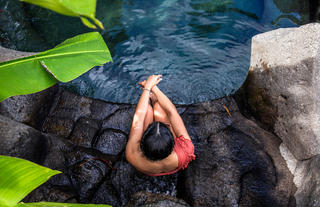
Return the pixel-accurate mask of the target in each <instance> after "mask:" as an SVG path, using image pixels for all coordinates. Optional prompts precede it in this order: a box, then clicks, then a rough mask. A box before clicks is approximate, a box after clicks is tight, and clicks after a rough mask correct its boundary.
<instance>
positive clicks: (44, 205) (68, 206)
mask: <svg viewBox="0 0 320 207" xmlns="http://www.w3.org/2000/svg"><path fill="white" fill-rule="evenodd" d="M60 206H61V207H111V206H109V205H101V204H78V203H52V202H39V203H22V202H21V203H19V204H18V205H17V206H16V207H60Z"/></svg>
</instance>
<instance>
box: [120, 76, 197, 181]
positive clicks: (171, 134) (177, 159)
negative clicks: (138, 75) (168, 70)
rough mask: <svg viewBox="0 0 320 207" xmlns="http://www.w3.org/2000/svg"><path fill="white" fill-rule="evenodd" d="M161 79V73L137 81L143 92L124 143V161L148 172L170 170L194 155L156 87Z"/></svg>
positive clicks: (182, 128) (178, 121) (175, 115)
mask: <svg viewBox="0 0 320 207" xmlns="http://www.w3.org/2000/svg"><path fill="white" fill-rule="evenodd" d="M161 80H162V76H161V75H152V76H149V77H148V79H147V80H145V81H142V82H140V83H139V84H140V85H141V86H142V91H143V92H142V95H141V97H140V99H139V102H138V105H137V108H136V111H135V113H134V116H133V121H132V126H131V131H130V136H129V141H128V144H127V147H126V157H127V160H128V162H130V163H131V164H132V165H133V166H134V167H135V168H136V169H137V170H139V171H140V172H143V173H145V174H147V175H150V176H161V175H169V174H173V173H175V172H177V171H179V170H180V169H185V168H186V167H187V166H188V164H189V162H190V161H192V160H194V159H195V155H194V146H193V144H192V141H191V139H190V137H189V134H188V132H187V130H186V127H185V126H184V123H183V121H182V119H181V117H180V115H179V113H178V112H177V109H176V107H175V106H174V105H173V104H172V102H171V101H170V99H169V98H168V97H167V96H166V95H165V94H164V93H163V92H162V91H161V90H160V89H159V88H158V87H157V84H158V83H159V82H160V81H161ZM150 99H151V100H152V105H153V107H152V105H151V103H150Z"/></svg>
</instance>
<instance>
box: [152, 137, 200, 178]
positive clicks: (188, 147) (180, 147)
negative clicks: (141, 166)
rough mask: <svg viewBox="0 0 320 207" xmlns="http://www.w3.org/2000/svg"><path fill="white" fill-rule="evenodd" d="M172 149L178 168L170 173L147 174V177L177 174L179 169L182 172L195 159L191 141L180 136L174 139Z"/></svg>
mask: <svg viewBox="0 0 320 207" xmlns="http://www.w3.org/2000/svg"><path fill="white" fill-rule="evenodd" d="M174 142H175V144H174V148H173V150H174V151H175V152H176V154H177V156H178V163H179V164H178V167H177V169H175V170H173V171H171V172H165V173H158V174H147V175H149V176H162V175H171V174H173V173H176V172H178V171H179V170H180V169H182V170H184V169H186V168H187V167H188V164H189V162H191V161H192V160H195V159H196V156H195V155H194V146H193V144H192V141H191V140H189V139H186V138H184V137H183V136H182V135H181V136H180V137H176V138H175V139H174Z"/></svg>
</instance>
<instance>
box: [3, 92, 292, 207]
mask: <svg viewBox="0 0 320 207" xmlns="http://www.w3.org/2000/svg"><path fill="white" fill-rule="evenodd" d="M225 107H227V108H228V109H229V111H230V113H231V116H229V114H228V112H227V111H226V109H225ZM134 110H135V106H132V105H121V104H120V105H117V104H111V103H105V102H101V101H97V100H94V99H89V98H85V97H81V96H77V95H74V94H72V93H70V92H67V91H64V90H63V89H59V92H58V93H57V94H56V97H55V101H54V103H53V105H52V108H51V110H50V113H49V115H48V116H47V118H46V119H45V121H44V123H43V127H42V129H43V132H42V133H41V132H40V131H37V130H35V129H32V128H31V127H27V126H26V125H23V124H18V125H19V126H20V125H23V126H24V127H25V128H27V129H29V128H30V129H32V130H33V133H34V134H36V135H37V136H40V137H43V139H44V140H45V143H46V145H45V146H46V148H45V150H44V151H43V153H42V155H41V157H42V159H41V160H39V161H38V162H39V163H40V164H43V165H45V166H47V167H50V168H53V169H58V170H60V171H62V172H64V173H63V174H60V175H57V176H54V177H53V178H52V179H50V180H49V181H48V182H47V183H46V184H44V185H43V186H41V187H40V188H38V189H37V190H35V191H34V192H33V193H32V194H30V195H29V196H28V197H27V198H26V199H25V201H39V200H48V201H61V202H62V201H63V202H85V203H105V204H111V205H113V206H125V205H128V206H141V205H147V204H148V205H149V204H150V205H149V206H170V205H171V206H179V205H180V206H188V205H191V206H259V205H262V204H263V205H264V206H293V205H292V204H294V202H295V201H294V199H292V195H293V193H294V187H293V185H292V175H291V173H290V171H289V170H288V168H287V167H286V166H285V164H284V160H283V159H282V157H281V156H280V152H279V149H278V147H279V144H280V141H279V139H277V138H276V137H275V136H273V135H272V134H270V133H268V132H266V131H264V130H263V129H261V128H260V127H258V126H257V125H256V124H254V123H253V122H252V121H249V120H248V119H246V118H244V117H243V116H242V115H241V114H240V113H239V110H238V108H237V105H236V103H235V101H234V99H233V98H231V97H227V98H223V99H219V100H215V101H210V102H204V103H201V104H197V105H191V106H181V107H178V110H179V113H180V114H181V115H182V118H183V119H184V121H185V124H186V127H187V129H188V131H189V133H190V135H191V138H192V140H193V142H194V144H195V149H196V150H195V151H196V156H197V158H196V160H195V161H193V162H192V163H190V165H189V167H188V168H187V169H186V170H184V171H181V172H179V173H177V174H174V175H170V176H161V177H149V176H146V175H144V174H142V173H140V172H138V171H137V170H136V169H135V168H133V167H132V166H131V165H130V164H129V163H128V162H127V161H126V159H125V156H124V149H125V145H126V142H127V139H128V134H129V128H130V125H131V121H132V116H133V113H134ZM3 119H7V118H3ZM8 120H9V119H8ZM9 122H10V120H9V121H7V120H5V121H3V124H2V125H0V130H2V131H9V132H10V130H8V129H10V128H12V129H13V130H11V131H12V133H11V134H14V133H13V131H15V130H16V128H15V127H16V125H17V124H16V123H17V122H14V121H11V122H12V124H9V125H8V124H7V123H9ZM11 122H10V123H11ZM0 123H1V122H0ZM54 124H55V126H54V127H53V125H54ZM18 125H17V126H18ZM49 129H50V130H49ZM23 130H25V129H24V128H23ZM23 130H22V131H23ZM47 132H50V133H51V134H47ZM11 134H9V135H8V136H6V139H8V137H9V136H11ZM20 134H21V133H20ZM18 135H19V133H18ZM18 135H16V136H18ZM19 136H20V135H19ZM19 136H18V137H19ZM30 136H31V135H29V134H26V135H25V137H26V140H32V142H31V141H29V142H30V143H33V142H34V141H37V138H36V137H37V136H33V135H32V137H30ZM13 140H14V139H13ZM15 143H16V142H8V144H6V147H5V148H4V149H3V150H5V149H10V146H11V145H14V144H15ZM30 147H31V146H30ZM0 148H1V147H0ZM13 149H15V148H14V147H11V150H10V151H12V152H14V150H13ZM23 150H27V149H26V148H23ZM4 153H7V154H8V153H9V151H5V152H4ZM111 165H112V166H113V167H112V168H115V169H112V168H111ZM145 191H146V192H148V193H138V194H136V195H134V194H135V193H137V192H145ZM172 197H178V198H180V199H182V200H184V201H186V202H187V203H188V204H186V202H183V201H182V200H179V199H177V198H172ZM291 201H292V202H291ZM142 203H144V204H142Z"/></svg>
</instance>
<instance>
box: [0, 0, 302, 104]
mask: <svg viewBox="0 0 320 207" xmlns="http://www.w3.org/2000/svg"><path fill="white" fill-rule="evenodd" d="M12 4H13V3H12V2H10V0H6V1H3V2H2V3H0V8H1V9H2V10H4V11H5V12H8V14H9V15H11V16H14V12H15V9H16V10H19V9H21V8H18V6H12ZM15 4H19V2H15ZM20 4H21V3H20ZM6 8H7V10H6ZM9 8H11V10H10V9H9ZM12 8H13V9H12ZM22 11H23V13H22V14H21V15H22V16H23V17H19V16H18V17H16V19H13V20H12V21H13V22H15V21H16V22H19V21H20V25H22V23H21V21H24V22H25V21H28V23H25V25H27V26H25V27H22V29H21V32H20V33H17V32H16V35H17V36H18V37H19V38H17V39H20V40H21V41H19V42H18V41H17V43H16V44H15V45H16V46H15V47H16V48H15V49H19V50H29V51H30V50H38V51H41V50H44V49H48V48H51V47H53V46H55V45H56V44H58V43H60V42H62V41H63V40H65V39H66V38H69V37H72V36H74V35H76V34H80V33H84V32H88V31H90V30H89V29H87V28H86V27H84V26H83V25H82V24H81V22H80V20H79V19H76V18H71V17H65V16H61V15H58V14H56V13H53V12H50V11H48V10H45V9H42V8H39V7H36V6H31V5H23V7H22ZM281 17H283V18H281ZM3 18H4V17H2V19H1V18H0V23H1V22H2V23H3V22H5V21H4V20H3ZM97 18H98V19H100V20H101V21H102V23H103V24H104V26H105V28H106V30H105V31H100V32H101V34H102V36H103V37H104V39H105V41H106V43H107V45H108V47H109V48H110V50H111V53H112V56H113V60H114V62H113V63H107V64H105V65H103V66H101V67H96V68H94V69H92V70H91V71H89V72H88V73H86V74H84V75H82V76H81V77H79V78H78V79H76V80H74V81H72V82H70V83H67V84H63V85H64V86H65V87H66V88H68V89H70V90H73V91H75V92H77V93H79V94H81V95H85V96H89V97H93V98H97V99H102V100H105V101H110V102H116V103H136V102H137V100H138V98H139V95H140V93H141V92H140V89H139V87H138V85H137V82H139V81H141V80H143V79H145V78H147V76H148V75H151V74H162V75H163V81H162V82H161V83H160V84H159V87H160V88H161V89H162V90H163V91H164V92H165V93H166V94H167V95H168V96H169V97H170V98H171V99H172V100H173V102H174V103H176V104H191V103H196V102H202V101H206V100H212V99H216V98H220V97H223V96H226V95H229V94H232V93H234V92H235V91H236V90H237V89H238V88H239V87H240V86H241V85H242V83H243V82H244V80H245V78H246V76H247V71H248V69H249V61H250V43H251V38H252V36H254V35H256V34H258V33H262V32H266V31H269V30H272V29H275V28H278V27H292V26H297V25H298V24H301V22H302V18H301V14H299V13H295V12H290V11H289V12H288V11H286V12H281V11H280V10H279V9H278V8H277V6H276V4H275V3H274V1H272V0H264V1H263V0H153V1H150V0H136V1H134V0H127V1H125V0H112V1H111V0H98V5H97ZM19 19H23V20H19ZM7 21H9V20H7ZM28 29H29V32H23V31H28ZM13 32H14V31H13ZM13 32H12V33H13ZM7 33H8V35H7V36H8V38H9V36H10V30H8V31H7ZM19 35H20V36H19ZM31 36H32V37H31ZM28 38H29V40H28Z"/></svg>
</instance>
